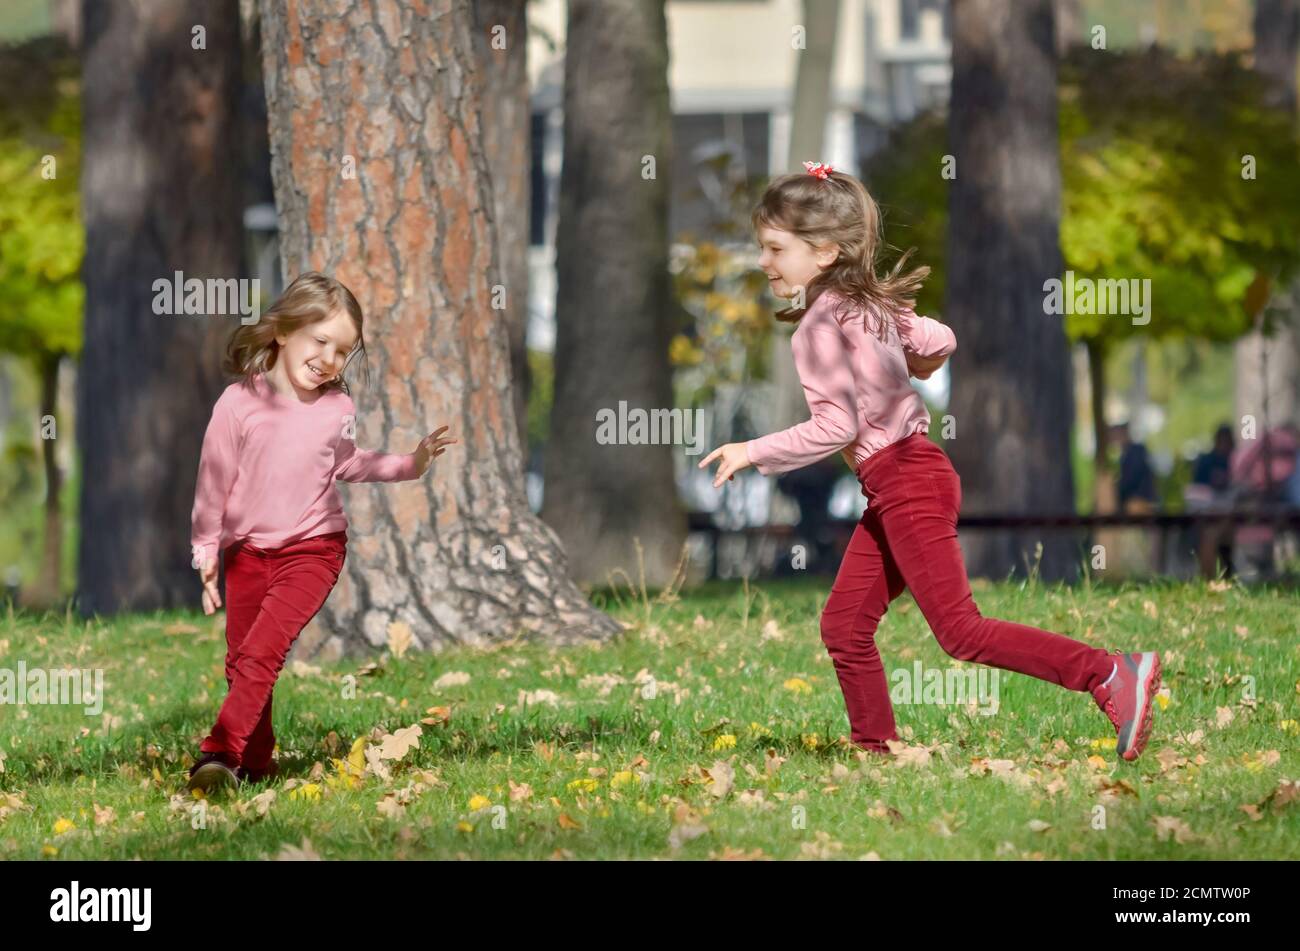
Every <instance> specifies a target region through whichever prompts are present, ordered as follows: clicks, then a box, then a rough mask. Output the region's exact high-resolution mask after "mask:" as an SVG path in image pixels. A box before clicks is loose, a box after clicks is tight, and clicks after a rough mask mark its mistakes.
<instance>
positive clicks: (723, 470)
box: [696, 442, 752, 489]
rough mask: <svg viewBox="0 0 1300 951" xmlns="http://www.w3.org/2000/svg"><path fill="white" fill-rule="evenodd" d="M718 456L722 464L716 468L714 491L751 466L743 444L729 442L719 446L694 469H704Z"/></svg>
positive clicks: (747, 451)
mask: <svg viewBox="0 0 1300 951" xmlns="http://www.w3.org/2000/svg"><path fill="white" fill-rule="evenodd" d="M719 456H721V457H722V464H721V465H719V466H718V475H717V477H716V478H714V480H713V487H714V488H715V489H716V488H717V487H718V486H720V485H722V483H723V482H725V481H727V480H728V479H734V478H736V473H737V472H739V471H740V470H741V469H746V468H748V467H749V466H750V465H752V463H751V462H750V461H749V450H748V449H746V448H745V444H744V443H743V442H729V443H727V444H726V445H725V446H719V447H718V448H717V449H715V450H713V452H711V453H709V454H708V455H707V456H705V457H704V458H703V459H701V460H700V464H699V466H697V467H696V468H699V469H703V468H705V467H706V466H708V464H709V463H710V462H712V461H713V460H714V459H717V458H718V457H719Z"/></svg>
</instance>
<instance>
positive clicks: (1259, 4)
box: [1234, 0, 1300, 434]
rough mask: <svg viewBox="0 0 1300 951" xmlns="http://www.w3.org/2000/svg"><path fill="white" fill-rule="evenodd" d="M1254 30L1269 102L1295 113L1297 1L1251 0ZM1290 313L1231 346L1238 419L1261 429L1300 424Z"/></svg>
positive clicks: (1299, 341) (1296, 348)
mask: <svg viewBox="0 0 1300 951" xmlns="http://www.w3.org/2000/svg"><path fill="white" fill-rule="evenodd" d="M1254 34H1255V69H1256V70H1257V71H1258V72H1259V73H1260V74H1262V75H1263V76H1264V77H1265V79H1267V80H1268V88H1267V101H1268V102H1269V104H1270V105H1272V106H1273V107H1274V108H1277V109H1284V110H1286V111H1287V112H1292V113H1294V112H1295V110H1296V105H1297V96H1296V55H1297V52H1296V47H1297V44H1298V43H1300V0H1255V20H1254ZM1290 295H1291V297H1292V299H1295V300H1300V280H1293V281H1292V282H1291V288H1290ZM1288 316H1289V318H1290V320H1289V321H1283V322H1281V323H1280V324H1279V325H1277V326H1276V328H1275V329H1274V332H1273V333H1272V335H1270V336H1265V335H1264V334H1262V333H1261V332H1260V331H1258V330H1251V331H1249V332H1248V333H1246V334H1244V335H1243V336H1242V338H1241V339H1240V340H1238V341H1237V344H1236V346H1235V348H1234V357H1235V359H1234V364H1235V370H1236V374H1235V375H1236V387H1235V394H1234V396H1235V403H1236V410H1237V419H1238V420H1240V419H1241V418H1242V417H1244V416H1253V417H1255V420H1256V423H1257V425H1258V431H1259V432H1260V433H1261V434H1263V433H1265V432H1267V430H1268V428H1269V427H1272V426H1281V425H1285V424H1286V423H1292V424H1296V425H1300V328H1298V327H1297V326H1296V321H1297V317H1296V313H1295V311H1294V310H1293V311H1292V313H1291V314H1290V315H1288ZM1266 350H1267V358H1266V355H1265V351H1266ZM1265 368H1267V369H1265ZM1266 410H1267V411H1266Z"/></svg>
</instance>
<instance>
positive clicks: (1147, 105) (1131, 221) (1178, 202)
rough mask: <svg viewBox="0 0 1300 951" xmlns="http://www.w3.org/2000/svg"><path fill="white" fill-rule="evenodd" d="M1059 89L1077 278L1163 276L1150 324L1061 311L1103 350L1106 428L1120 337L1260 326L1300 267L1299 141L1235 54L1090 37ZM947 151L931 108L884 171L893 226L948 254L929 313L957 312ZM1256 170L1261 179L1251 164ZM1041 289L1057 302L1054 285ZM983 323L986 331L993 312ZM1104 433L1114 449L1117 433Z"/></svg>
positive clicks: (1096, 411)
mask: <svg viewBox="0 0 1300 951" xmlns="http://www.w3.org/2000/svg"><path fill="white" fill-rule="evenodd" d="M1059 92H1060V120H1059V127H1060V159H1061V168H1062V179H1063V196H1062V220H1061V230H1060V235H1061V247H1062V253H1063V256H1064V261H1063V271H1064V270H1066V269H1068V270H1071V271H1073V272H1074V275H1075V278H1076V280H1077V279H1080V278H1087V279H1090V280H1094V281H1095V280H1102V279H1107V278H1110V279H1120V278H1123V279H1142V278H1147V279H1150V281H1151V285H1150V287H1151V294H1150V304H1151V311H1150V322H1149V323H1146V324H1142V323H1138V324H1135V323H1134V322H1133V318H1132V317H1131V316H1129V315H1110V316H1107V315H1104V314H1071V315H1067V316H1064V317H1061V318H1060V320H1061V321H1062V322H1063V324H1064V327H1065V330H1066V333H1067V334H1068V335H1069V337H1070V339H1072V340H1078V341H1083V342H1084V343H1085V344H1086V345H1087V347H1088V351H1089V357H1090V360H1089V363H1090V374H1091V377H1092V381H1093V386H1092V392H1093V417H1094V422H1093V425H1094V431H1095V432H1097V433H1104V431H1105V420H1104V417H1103V415H1102V407H1103V405H1104V400H1105V379H1104V376H1102V374H1101V368H1102V367H1103V366H1104V364H1105V361H1106V359H1107V356H1108V355H1109V354H1110V353H1111V352H1112V351H1113V350H1114V348H1115V347H1116V345H1117V344H1118V342H1119V341H1121V340H1124V339H1127V338H1132V337H1139V338H1146V339H1157V338H1163V337H1178V336H1186V337H1197V338H1204V339H1208V340H1214V341H1221V342H1222V341H1231V340H1235V339H1237V338H1238V337H1240V336H1241V335H1242V334H1243V333H1244V332H1245V331H1246V330H1247V328H1248V327H1249V326H1250V320H1251V315H1252V314H1253V313H1254V312H1255V310H1256V309H1257V308H1258V300H1257V299H1256V298H1258V295H1259V294H1260V292H1261V289H1262V288H1263V287H1264V286H1265V285H1267V284H1269V283H1270V282H1272V283H1275V282H1277V281H1280V280H1283V279H1284V278H1285V276H1286V275H1287V274H1290V273H1293V272H1294V271H1295V269H1296V266H1297V264H1298V263H1300V229H1297V228H1296V227H1295V211H1294V210H1295V209H1296V208H1297V207H1300V166H1298V165H1297V163H1296V161H1295V155H1296V148H1297V145H1298V142H1297V137H1296V134H1295V131H1294V126H1293V124H1292V123H1291V121H1290V120H1289V119H1288V118H1287V117H1286V116H1285V115H1284V114H1283V113H1280V112H1278V111H1277V110H1272V109H1269V108H1267V107H1266V106H1265V105H1264V99H1263V96H1264V89H1263V85H1262V84H1261V82H1260V80H1259V78H1258V76H1256V75H1255V74H1254V73H1253V72H1252V71H1251V70H1250V69H1248V68H1247V67H1246V66H1245V65H1244V64H1243V63H1242V62H1241V60H1240V57H1239V56H1237V55H1235V54H1225V55H1217V54H1212V53H1202V54H1200V55H1198V56H1196V57H1193V58H1178V57H1175V56H1173V55H1171V54H1168V53H1166V52H1164V51H1163V50H1161V49H1160V48H1158V47H1156V48H1151V49H1149V50H1143V51H1135V52H1126V53H1119V54H1116V53H1107V54H1101V53H1098V52H1097V51H1094V50H1090V49H1087V48H1082V49H1080V48H1075V49H1074V50H1073V51H1072V52H1071V54H1070V56H1069V57H1068V58H1067V59H1066V60H1065V61H1064V62H1063V63H1062V65H1061V76H1060V86H1059ZM947 148H948V146H947V141H946V137H945V130H944V126H943V120H942V118H941V117H938V116H934V115H927V116H922V117H920V118H918V119H917V120H916V121H914V122H913V123H910V124H909V125H908V126H906V127H904V128H902V129H900V130H899V133H898V135H897V137H896V139H895V142H894V145H893V147H892V148H889V149H885V150H883V151H882V154H881V156H880V158H879V160H878V161H877V162H875V163H873V165H872V167H871V169H870V175H869V177H870V181H871V184H872V187H873V188H874V189H876V190H877V191H878V192H879V194H880V195H881V196H882V199H883V201H884V202H885V203H886V207H887V210H888V212H889V215H890V217H889V220H888V221H887V224H886V233H887V234H891V233H892V234H894V243H896V244H901V245H903V246H907V245H911V244H915V245H917V246H918V248H919V254H918V256H917V260H919V261H923V262H925V263H927V264H930V265H931V266H932V267H933V270H932V272H931V275H930V278H929V280H928V281H927V283H926V285H925V287H924V288H923V289H922V291H921V294H920V297H919V300H918V307H919V308H920V309H921V311H922V312H924V311H925V310H926V309H927V308H929V309H933V310H935V311H941V310H942V306H941V305H942V301H943V300H944V299H945V295H946V292H947V282H948V274H947V268H946V267H945V252H946V249H945V247H944V235H945V233H946V231H947V226H948V222H947V214H946V209H945V207H944V203H943V192H944V185H945V183H944V182H942V181H941V180H940V179H939V176H937V175H935V174H933V172H932V171H931V169H933V168H934V167H935V166H936V165H937V163H938V162H939V161H940V160H941V157H942V155H943V154H944V153H945V151H947ZM1247 156H1249V159H1250V161H1249V162H1246V161H1245V159H1246V158H1247ZM1248 170H1251V171H1253V172H1254V173H1255V175H1256V177H1254V178H1250V177H1245V176H1244V174H1243V173H1244V172H1247V171H1248ZM900 230H901V231H902V233H903V235H904V237H903V238H902V239H899V238H898V237H897V232H898V231H900ZM1252 288H1254V290H1253V292H1252ZM1037 293H1038V297H1039V299H1040V302H1041V299H1042V297H1043V296H1044V292H1043V291H1042V289H1041V286H1040V288H1039V290H1038V291H1037ZM1039 314H1040V315H1041V319H1043V320H1049V319H1055V318H1049V317H1048V316H1047V315H1044V314H1042V311H1041V310H1040V311H1039ZM1138 319H1139V320H1141V319H1145V318H1138ZM971 332H972V333H975V334H982V333H984V332H985V330H984V328H983V326H982V324H981V323H979V322H977V323H976V324H975V325H974V326H972V328H971ZM960 336H962V335H961V334H959V337H960ZM959 349H960V347H959ZM1097 446H1098V449H1097V451H1098V453H1104V440H1100V439H1099V440H1097ZM1097 463H1098V464H1099V465H1101V464H1104V461H1103V460H1102V459H1098V460H1097Z"/></svg>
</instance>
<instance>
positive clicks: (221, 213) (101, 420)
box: [77, 0, 240, 615]
mask: <svg viewBox="0 0 1300 951" xmlns="http://www.w3.org/2000/svg"><path fill="white" fill-rule="evenodd" d="M82 16H83V28H84V32H83V47H82V49H83V57H84V59H83V63H84V83H83V89H84V92H83V97H84V98H83V104H84V116H85V118H84V120H83V121H84V143H83V154H84V156H85V159H84V171H83V173H82V203H83V205H82V214H83V216H84V220H85V225H86V255H85V260H84V262H83V264H82V277H83V280H84V283H85V287H86V312H85V343H84V355H83V357H82V368H81V372H80V373H79V375H78V384H79V385H78V388H77V403H78V412H77V433H78V442H79V445H80V446H81V451H82V466H83V472H84V473H85V478H83V479H82V488H81V510H80V521H81V544H80V549H79V552H78V563H79V568H78V606H79V610H80V611H81V612H82V613H84V614H86V615H90V614H92V613H96V612H98V613H104V614H107V613H112V612H116V611H120V610H145V609H153V608H159V607H171V606H179V605H190V606H195V605H197V603H198V595H199V585H198V581H197V576H196V574H195V571H194V569H193V568H192V567H191V565H190V560H191V554H190V550H189V547H190V546H189V524H190V509H191V506H192V505H193V503H194V479H195V474H196V472H197V470H198V460H199V449H200V447H201V445H202V441H203V432H204V428H205V427H206V425H207V421H208V415H209V413H210V411H211V407H212V404H213V403H214V402H215V401H216V398H217V396H218V395H219V394H220V392H221V388H222V380H221V375H220V351H221V348H222V345H223V343H224V340H225V338H226V337H227V336H228V335H229V333H230V331H231V329H232V328H233V324H232V321H233V320H237V319H238V318H237V317H226V316H203V317H194V316H180V317H175V316H159V315H157V314H155V313H154V312H153V300H154V296H155V292H154V290H153V282H154V281H155V280H158V279H160V278H163V279H167V280H169V281H170V280H173V278H174V274H175V272H176V271H182V272H183V273H184V274H185V276H186V278H196V277H197V278H203V279H206V278H236V277H238V276H239V259H240V214H239V207H238V201H237V197H236V196H237V183H238V176H237V168H238V163H237V161H236V156H237V152H236V149H235V144H234V141H233V140H234V130H235V106H236V101H237V97H236V84H237V80H238V76H239V16H238V7H237V5H236V3H235V0H222V2H210V0H144V2H136V3H101V2H98V0H87V2H86V3H85V4H84V5H83V7H82ZM198 27H202V30H201V31H198V30H197V28H198ZM199 36H201V37H202V42H203V45H205V47H206V48H203V49H195V48H194V45H195V44H196V43H197V37H199Z"/></svg>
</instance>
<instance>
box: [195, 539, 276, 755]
mask: <svg viewBox="0 0 1300 951" xmlns="http://www.w3.org/2000/svg"><path fill="white" fill-rule="evenodd" d="M222 557H223V559H224V560H225V568H226V598H225V602H226V604H225V607H226V687H227V688H230V687H232V686H234V683H235V661H236V659H237V658H238V657H239V652H240V649H241V647H242V646H243V643H244V639H245V638H246V637H247V636H248V632H249V630H251V629H252V627H253V622H254V621H255V620H256V619H257V615H258V612H259V611H261V610H262V599H263V598H264V597H265V596H266V587H267V582H268V579H269V566H268V564H267V562H266V559H264V558H262V557H259V556H258V555H257V554H254V549H252V548H251V547H250V546H247V545H242V544H236V545H232V546H230V547H229V548H227V549H226V550H225V552H223V554H222ZM199 749H200V750H201V751H202V752H204V753H221V754H224V755H225V757H226V758H227V759H228V760H230V763H231V765H238V760H237V759H235V758H234V757H233V756H232V755H231V753H230V751H229V750H227V749H226V748H225V747H223V746H222V745H221V744H220V743H218V742H215V741H213V739H212V737H211V736H209V737H208V738H207V739H205V740H204V741H203V743H202V744H201V745H200V746H199Z"/></svg>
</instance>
